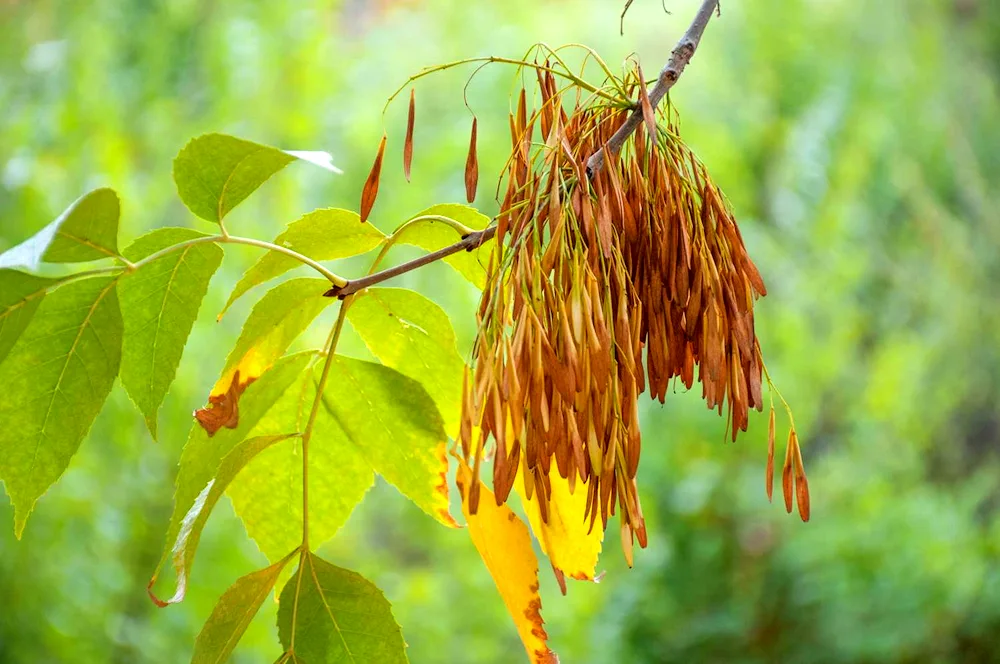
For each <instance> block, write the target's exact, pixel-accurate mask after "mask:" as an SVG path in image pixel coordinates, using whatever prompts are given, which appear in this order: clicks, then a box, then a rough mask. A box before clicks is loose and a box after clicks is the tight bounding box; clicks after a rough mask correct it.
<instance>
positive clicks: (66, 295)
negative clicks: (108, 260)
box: [0, 277, 122, 537]
mask: <svg viewBox="0 0 1000 664" xmlns="http://www.w3.org/2000/svg"><path fill="white" fill-rule="evenodd" d="M121 346H122V317H121V311H120V309H119V306H118V295H117V292H116V290H115V279H114V278H112V277H92V278H89V279H81V280H79V281H74V282H71V283H68V284H66V285H65V286H62V287H60V288H58V289H56V290H55V291H53V292H52V293H50V294H49V295H48V296H47V297H46V298H45V300H44V302H42V304H41V306H40V307H39V308H38V312H37V313H36V315H35V318H34V320H32V321H31V324H30V325H28V329H27V330H25V332H24V334H23V335H22V336H21V338H20V339H19V340H18V342H17V343H16V344H15V345H14V348H13V349H12V350H11V352H10V355H9V356H8V357H7V359H6V360H4V362H3V363H2V364H0V385H2V386H3V396H2V397H0V477H2V479H3V481H4V485H5V487H6V489H7V495H9V496H10V498H11V502H12V503H13V504H14V533H15V534H16V535H17V536H18V537H20V536H21V532H22V531H23V530H24V524H25V522H26V521H27V519H28V514H29V513H30V512H31V510H32V508H33V507H34V504H35V501H36V500H38V498H39V497H40V496H41V495H42V494H43V493H45V491H46V490H47V489H48V488H49V486H51V485H52V483H53V482H55V481H56V480H57V479H58V478H59V476H60V475H62V473H63V471H65V470H66V467H67V466H68V465H69V461H70V459H71V458H72V456H73V455H74V454H75V453H76V451H77V449H78V448H79V447H80V442H81V441H82V440H83V438H84V436H86V435H87V431H89V430H90V426H91V424H93V422H94V418H96V417H97V414H98V413H99V412H100V410H101V406H103V405H104V401H105V399H107V397H108V394H109V393H110V392H111V387H112V385H114V382H115V377H116V376H117V375H118V368H119V365H120V363H121Z"/></svg>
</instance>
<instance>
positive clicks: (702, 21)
mask: <svg viewBox="0 0 1000 664" xmlns="http://www.w3.org/2000/svg"><path fill="white" fill-rule="evenodd" d="M718 10H719V0H704V2H702V3H701V8H700V9H699V10H698V13H697V14H696V15H695V17H694V20H693V21H692V22H691V25H690V27H688V29H687V31H686V32H685V33H684V36H683V37H681V40H680V41H679V42H677V46H675V47H674V50H673V51H672V52H671V54H670V59H669V60H668V61H667V64H666V65H664V67H663V69H661V70H660V75H659V76H658V77H657V79H656V84H655V85H654V86H653V87H652V88H651V89H650V90H649V103H650V104H651V105H652V107H653V108H654V109H655V108H656V106H657V105H658V104H659V103H660V101H661V100H662V99H663V97H665V96H666V94H667V91H669V90H670V88H672V87H674V84H675V83H676V82H677V79H679V78H680V76H681V74H682V73H683V72H684V68H685V67H687V65H688V63H689V62H691V58H692V57H693V56H694V52H695V50H697V48H698V44H699V43H700V42H701V36H702V34H704V32H705V26H707V25H708V21H709V19H711V18H712V14H713V13H715V12H718ZM642 119H643V118H642V108H641V107H639V105H638V104H637V105H636V109H635V110H634V111H633V112H632V115H630V116H629V117H628V119H627V120H626V121H625V122H624V124H622V126H621V127H619V128H618V131H616V132H615V133H614V135H613V136H612V137H611V139H610V140H609V141H608V142H607V144H606V145H605V146H604V147H603V148H601V149H600V150H598V151H597V152H595V153H594V154H592V155H591V156H590V158H589V159H588V160H587V175H588V176H590V177H593V176H594V174H595V173H597V172H598V171H599V170H601V167H602V166H603V165H604V153H605V152H606V151H608V150H610V151H611V152H613V153H617V152H618V151H619V150H621V147H622V145H624V143H625V141H626V140H627V139H628V137H629V136H631V135H632V132H634V131H635V130H636V128H637V127H638V126H639V124H640V123H641V122H642ZM496 232H497V227H496V225H495V224H494V225H492V226H489V227H488V228H484V229H483V230H481V231H476V232H474V233H469V234H468V235H466V236H465V237H463V238H462V239H461V240H460V241H458V242H456V243H455V244H451V245H448V246H447V247H444V248H443V249H438V250H437V251H435V252H432V253H429V254H426V255H424V256H421V257H420V258H416V259H414V260H412V261H407V262H406V263H400V264H399V265H397V266H395V267H391V268H389V269H387V270H382V271H381V272H376V273H375V274H370V275H368V276H366V277H361V278H360V279H352V280H350V281H348V282H347V283H346V284H345V285H344V286H334V287H333V288H331V289H330V290H328V291H327V292H326V293H324V295H326V296H327V297H337V298H340V299H344V298H345V297H347V296H348V295H352V294H354V293H357V292H358V291H361V290H364V289H365V288H368V287H369V286H374V285H375V284H378V283H381V282H383V281H387V280H389V279H392V278H393V277H398V276H399V275H401V274H405V273H407V272H410V271H412V270H415V269H417V268H419V267H423V266H424V265H427V264H429V263H433V262H435V261H438V260H441V259H442V258H445V257H447V256H451V255H452V254H457V253H458V252H460V251H473V250H474V249H477V248H478V247H479V246H480V245H481V244H483V243H484V242H487V241H488V240H490V239H492V238H493V236H494V235H496Z"/></svg>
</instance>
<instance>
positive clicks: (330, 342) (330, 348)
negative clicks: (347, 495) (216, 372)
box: [302, 300, 351, 551]
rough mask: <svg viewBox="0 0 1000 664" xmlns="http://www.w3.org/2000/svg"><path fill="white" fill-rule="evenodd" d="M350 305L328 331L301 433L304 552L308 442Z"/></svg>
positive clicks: (306, 540)
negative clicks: (320, 370) (324, 353)
mask: <svg viewBox="0 0 1000 664" xmlns="http://www.w3.org/2000/svg"><path fill="white" fill-rule="evenodd" d="M350 305H351V301H350V300H345V301H344V302H342V303H341V305H340V311H339V312H338V314H337V322H336V323H335V324H334V326H333V329H332V330H331V331H330V336H329V337H328V338H327V340H326V344H325V345H324V350H325V351H326V359H325V360H324V362H323V372H322V373H321V374H320V377H319V382H318V383H317V384H316V398H315V399H313V404H312V410H310V411H309V419H308V420H306V426H305V429H304V430H303V432H302V549H303V550H304V551H308V550H309V442H310V441H311V440H312V432H313V427H314V426H315V425H316V416H317V415H319V408H320V405H321V404H322V402H323V399H322V397H323V390H324V389H326V383H327V381H328V380H329V378H330V369H331V368H332V366H333V358H334V351H335V350H336V349H337V342H338V341H340V333H341V331H342V330H343V329H344V320H346V318H347V308H348V307H349V306H350Z"/></svg>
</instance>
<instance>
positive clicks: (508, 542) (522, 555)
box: [457, 462, 559, 664]
mask: <svg viewBox="0 0 1000 664" xmlns="http://www.w3.org/2000/svg"><path fill="white" fill-rule="evenodd" d="M457 481H458V487H459V490H460V491H461V492H462V496H463V498H462V511H463V513H464V514H465V519H466V521H467V522H468V529H469V537H471V538H472V543H473V544H475V546H476V550H477V551H479V555H480V556H482V558H483V562H484V563H486V568H487V569H488V570H489V572H490V576H492V577H493V582H494V583H495V584H496V586H497V590H499V591H500V596H501V597H502V598H503V602H504V604H505V605H506V606H507V611H508V612H509V613H510V616H511V618H513V619H514V625H515V626H516V627H517V633H518V635H519V636H520V637H521V641H522V642H523V643H524V648H525V650H526V651H527V652H528V659H529V660H530V661H531V662H532V664H557V663H558V661H559V660H558V658H557V657H556V655H555V653H554V652H552V651H551V650H550V649H549V646H548V638H549V636H548V634H547V633H546V632H545V627H544V623H543V621H542V614H541V610H542V600H541V598H540V597H539V596H538V558H536V557H535V550H534V549H533V548H532V546H531V535H530V534H529V533H528V527H527V526H525V525H524V522H523V521H521V519H519V518H518V516H517V515H516V514H514V512H512V511H511V509H510V508H509V507H507V505H506V504H504V505H499V506H498V505H497V504H496V499H495V498H494V496H493V492H492V491H490V490H489V489H488V488H487V487H486V485H485V484H483V483H482V481H481V480H480V479H479V478H477V477H473V475H472V470H471V469H470V468H469V466H468V465H467V464H465V463H464V462H461V463H460V464H459V469H458V477H457ZM473 482H477V483H478V484H479V492H480V495H481V497H480V499H479V507H478V509H477V511H476V513H475V514H471V513H470V510H469V501H468V496H469V488H470V487H471V486H472V483H473Z"/></svg>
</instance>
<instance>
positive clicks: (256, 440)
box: [150, 434, 293, 606]
mask: <svg viewBox="0 0 1000 664" xmlns="http://www.w3.org/2000/svg"><path fill="white" fill-rule="evenodd" d="M292 437H293V434H279V435H274V436H255V437H253V438H248V439H247V440H244V441H243V442H242V443H240V444H238V445H237V446H236V447H234V448H233V449H232V450H231V451H230V452H229V453H228V454H227V455H226V456H225V457H223V458H222V462H221V463H220V464H219V468H218V470H217V471H216V472H215V477H213V478H212V479H211V480H209V482H208V484H206V485H205V488H204V489H202V491H201V493H199V494H198V497H197V498H195V501H194V504H193V505H191V509H190V510H188V513H187V514H185V515H184V518H183V519H182V520H181V527H180V531H179V532H178V533H177V540H176V541H175V542H174V546H173V551H172V557H173V565H174V572H175V573H176V574H177V589H176V590H175V591H174V594H173V596H172V597H170V598H169V599H166V600H160V599H158V598H157V597H156V596H155V595H152V593H150V596H151V597H152V598H153V601H154V602H156V604H157V605H158V606H166V605H168V604H176V603H177V602H179V601H181V600H182V599H184V595H185V593H186V592H187V581H188V577H189V575H190V573H191V566H192V565H193V564H194V556H195V554H196V553H197V551H198V542H199V541H200V540H201V532H202V530H204V528H205V523H206V522H207V521H208V517H209V515H211V513H212V508H214V507H215V504H216V503H217V502H219V498H221V497H222V494H223V493H225V491H226V488H227V487H228V486H229V484H230V482H232V481H233V478H235V477H236V476H237V475H238V474H239V473H240V471H241V470H243V468H244V467H245V466H246V465H247V463H249V462H250V461H251V460H252V459H253V458H254V457H255V456H257V455H258V454H260V453H261V452H263V451H264V450H267V449H268V448H270V447H271V446H273V445H275V443H280V442H282V441H286V440H288V439H289V438H292Z"/></svg>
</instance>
